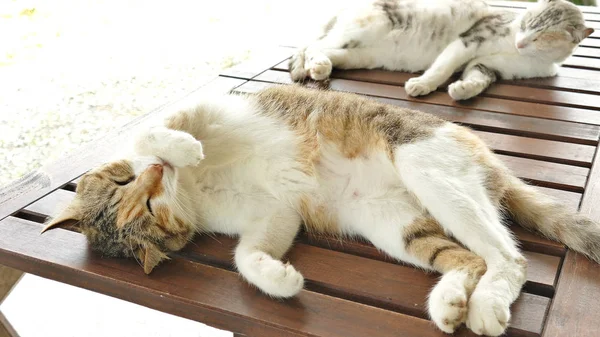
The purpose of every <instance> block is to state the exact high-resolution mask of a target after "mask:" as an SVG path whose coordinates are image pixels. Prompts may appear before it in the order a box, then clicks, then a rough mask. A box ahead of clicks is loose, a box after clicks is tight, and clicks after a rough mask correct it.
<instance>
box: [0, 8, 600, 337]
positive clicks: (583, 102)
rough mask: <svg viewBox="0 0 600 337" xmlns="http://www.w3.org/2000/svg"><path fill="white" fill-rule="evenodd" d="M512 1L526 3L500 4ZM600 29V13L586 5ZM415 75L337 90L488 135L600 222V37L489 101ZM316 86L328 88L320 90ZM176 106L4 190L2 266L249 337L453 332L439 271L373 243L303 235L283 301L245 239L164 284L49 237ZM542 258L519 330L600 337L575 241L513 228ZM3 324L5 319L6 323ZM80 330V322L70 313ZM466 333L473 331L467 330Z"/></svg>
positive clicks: (592, 293) (339, 81) (351, 78)
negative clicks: (52, 220) (92, 178)
mask: <svg viewBox="0 0 600 337" xmlns="http://www.w3.org/2000/svg"><path fill="white" fill-rule="evenodd" d="M494 4H495V5H498V6H515V7H519V6H520V5H519V4H517V5H515V4H514V3H504V2H495V3H494ZM584 10H585V16H586V19H587V20H588V25H589V26H591V27H594V28H596V29H599V30H600V10H599V9H596V8H585V9H584ZM292 52H293V49H291V48H283V47H281V48H275V49H273V50H270V51H268V52H267V53H266V54H265V55H262V56H258V57H256V58H254V59H253V60H250V61H249V62H246V63H243V64H241V65H239V66H236V67H234V68H232V69H230V70H228V71H225V72H224V73H223V74H222V75H220V76H219V77H218V78H216V79H215V80H214V81H212V82H210V83H209V84H208V85H206V86H205V87H203V88H201V89H200V90H199V91H198V92H195V93H192V94H190V97H189V98H190V99H194V98H195V97H196V95H197V94H198V93H200V92H202V91H206V90H216V91H221V92H225V91H229V90H234V91H236V92H243V93H252V92H256V91H257V90H259V89H261V88H265V87H268V86H272V85H275V84H276V83H283V84H288V83H290V79H289V74H288V73H287V61H286V59H287V58H288V57H289V56H290V55H291V53H292ZM411 76H414V75H409V74H405V73H398V72H387V71H379V70H369V71H366V70H356V71H334V74H333V79H332V80H331V82H330V86H329V87H330V89H332V90H341V91H350V92H356V93H359V94H364V95H368V96H371V97H372V98H374V99H376V100H379V101H382V102H386V103H389V104H394V105H398V106H402V107H407V108H414V109H419V110H423V111H427V112H430V113H433V114H435V115H438V116H441V117H443V118H446V119H448V120H451V121H454V122H458V123H461V124H464V125H468V126H470V127H472V128H473V129H475V130H476V133H477V134H478V135H479V136H481V137H482V138H483V139H484V140H485V141H486V142H487V143H488V144H489V145H490V146H491V147H492V148H493V149H494V151H495V152H496V153H498V154H499V156H500V157H501V159H502V160H503V161H504V162H505V163H506V164H507V165H508V166H509V167H510V168H511V169H512V170H514V172H515V173H516V174H517V175H518V176H520V177H522V178H524V179H526V180H528V181H530V182H532V183H533V184H535V185H537V186H539V188H540V189H541V190H543V191H545V192H546V193H548V194H551V195H553V196H555V197H558V198H560V199H561V200H563V202H564V203H565V204H566V205H568V206H569V207H570V208H572V209H577V208H580V210H581V212H583V213H586V214H588V215H589V216H591V217H592V218H594V219H596V220H600V205H599V207H594V206H595V205H597V204H599V203H600V156H598V155H597V154H596V153H597V148H598V142H599V137H600V95H599V94H600V34H599V33H598V32H597V33H594V35H593V36H592V38H588V39H586V40H584V41H583V44H582V47H580V48H579V49H578V50H577V52H576V53H575V56H573V57H571V58H570V59H568V61H567V62H566V63H565V65H564V67H563V68H561V70H560V72H559V75H558V76H557V77H555V78H550V79H533V80H523V81H518V82H509V81H503V82H500V83H497V84H494V85H493V86H492V87H491V88H490V89H489V90H487V91H486V92H485V94H483V95H482V96H481V97H478V98H475V99H473V100H470V101H468V102H464V103H456V102H453V101H452V100H451V99H450V97H449V96H448V95H447V93H445V92H444V90H443V89H440V90H438V92H435V93H433V94H431V95H429V96H426V97H424V98H419V99H413V98H409V97H407V95H406V93H405V92H404V89H403V88H401V87H402V85H403V84H404V82H405V81H406V80H407V79H408V78H410V77H411ZM308 85H314V84H310V83H309V84H308ZM175 109H177V106H176V104H174V105H169V106H166V107H162V108H161V109H158V110H156V111H154V112H151V113H149V114H147V115H146V116H143V117H142V118H139V119H137V120H135V121H133V122H131V123H130V124H128V125H126V126H125V127H124V128H122V129H120V130H117V131H115V132H114V133H112V134H110V135H108V136H106V137H105V138H103V139H101V140H98V141H96V142H94V143H91V144H88V145H86V146H85V147H83V148H82V149H80V150H79V151H77V152H75V153H72V154H70V155H69V156H67V157H65V158H64V159H63V160H60V161H58V162H56V163H54V164H51V165H48V166H46V167H44V168H43V169H41V170H40V171H38V172H34V173H32V174H29V175H27V176H25V177H24V178H22V179H20V180H19V181H16V182H14V183H12V184H11V185H8V186H6V187H5V188H3V189H1V190H0V219H1V221H0V264H3V265H6V266H9V267H13V268H17V269H19V270H22V271H25V272H28V273H32V274H36V275H40V276H42V277H46V278H50V279H54V280H58V281H61V282H65V283H68V284H71V285H75V286H79V287H83V288H86V289H90V290H93V291H97V292H100V293H103V294H108V295H111V296H114V297H118V298H121V299H125V300H128V301H131V302H135V303H138V304H141V305H145V306H148V307H151V308H154V309H158V310H161V311H164V312H168V313H171V314H175V315H179V316H183V317H186V318H189V319H193V320H196V321H200V322H203V323H206V324H209V325H212V326H215V327H217V328H221V329H225V330H229V331H234V332H235V333H237V334H239V335H249V336H296V335H311V336H344V337H347V336H360V337H363V336H443V335H444V334H443V333H442V332H440V331H438V330H437V329H436V328H435V327H434V325H433V324H432V323H431V322H430V321H429V320H428V319H427V315H426V311H425V298H426V295H427V293H428V291H429V289H431V287H432V286H433V284H434V283H435V281H436V279H437V275H428V274H425V273H423V272H421V271H418V270H416V269H413V268H411V267H409V266H405V265H402V264H398V263H395V262H392V261H391V260H390V259H388V258H386V257H385V256H384V255H382V254H381V253H379V252H378V251H377V250H376V249H374V248H373V247H372V246H371V245H369V244H366V243H362V242H340V241H336V240H332V239H328V238H324V237H315V236H307V235H306V234H301V235H300V236H299V238H298V240H297V241H298V243H297V244H296V245H295V247H294V248H293V249H292V250H291V252H290V253H289V255H288V258H289V260H290V261H291V262H292V263H293V264H294V265H295V266H296V268H297V269H299V270H300V271H301V272H302V273H303V275H304V276H305V278H306V280H307V282H306V289H305V290H303V291H302V292H301V293H300V294H299V295H298V296H297V297H296V298H294V299H290V300H286V301H277V300H272V299H270V298H268V297H267V296H264V295H262V294H261V293H259V292H258V291H257V290H255V289H253V288H251V287H250V286H248V285H247V284H246V283H245V282H244V281H242V280H241V278H240V277H239V276H238V275H237V274H236V272H235V271H234V269H233V266H232V255H231V252H232V250H233V247H234V245H235V243H236V240H234V239H230V238H226V237H218V238H217V239H213V238H208V237H199V238H197V240H196V241H195V244H191V245H189V246H188V247H187V248H186V249H184V250H183V251H182V252H180V253H177V254H175V255H173V259H172V260H171V261H170V262H168V263H165V264H163V265H161V266H160V267H159V268H157V269H156V270H155V271H154V272H153V273H152V274H151V275H150V276H147V275H145V274H144V273H143V270H142V269H141V268H140V267H139V266H138V265H137V264H136V263H135V261H133V260H119V259H110V258H101V257H99V256H98V255H97V254H95V253H93V252H91V251H89V250H88V247H87V244H86V240H85V238H84V237H83V236H82V235H80V234H78V233H75V232H70V231H66V230H55V231H51V232H49V233H47V234H44V235H43V236H41V235H40V234H39V232H40V229H41V228H42V222H44V221H45V220H46V219H47V217H48V215H49V214H54V213H55V212H56V211H57V208H58V207H61V206H62V205H64V204H66V203H68V202H69V200H71V199H72V198H73V195H74V188H75V184H76V179H77V177H79V176H80V175H81V174H83V173H84V172H85V171H87V170H88V169H90V168H91V167H93V166H95V165H97V164H100V163H101V162H104V161H105V160H106V159H107V158H109V156H110V155H111V154H112V152H113V150H114V149H115V148H116V147H118V145H119V144H122V143H123V142H124V141H125V140H126V139H127V138H128V137H129V135H130V134H131V130H133V129H135V128H139V127H143V126H144V125H145V124H146V123H149V122H150V121H151V120H152V119H153V118H159V117H160V116H162V115H164V114H165V113H168V112H171V111H173V110H175ZM512 227H513V229H514V231H515V233H516V234H517V236H518V238H519V239H520V241H521V243H522V247H523V249H524V250H525V254H526V256H527V258H528V260H529V276H528V281H527V283H526V285H525V288H524V291H523V294H522V295H521V297H520V298H519V299H518V300H517V302H516V303H515V304H514V306H513V319H512V324H511V327H510V328H509V331H508V335H509V336H547V337H550V336H561V337H562V336H597V335H598V333H597V332H596V331H597V328H598V327H599V326H600V266H599V265H597V264H594V263H591V262H590V261H588V260H586V259H585V258H583V257H582V256H580V255H578V254H575V253H573V252H571V251H569V250H567V249H565V247H564V246H562V245H560V244H557V243H554V242H551V241H548V240H545V239H541V238H539V237H537V236H534V235H532V234H530V233H528V232H525V231H523V230H522V229H520V227H517V226H514V225H513V226H512ZM0 317H1V316H0ZM65 323H68V319H65ZM456 335H457V336H471V335H473V334H472V333H470V332H469V331H468V330H466V329H465V328H463V329H461V330H459V331H458V332H457V334H456Z"/></svg>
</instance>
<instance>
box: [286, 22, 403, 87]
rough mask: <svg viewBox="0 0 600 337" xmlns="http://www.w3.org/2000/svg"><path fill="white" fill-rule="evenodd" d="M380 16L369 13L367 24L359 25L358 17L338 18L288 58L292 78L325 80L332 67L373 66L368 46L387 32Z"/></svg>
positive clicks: (372, 51)
mask: <svg viewBox="0 0 600 337" xmlns="http://www.w3.org/2000/svg"><path fill="white" fill-rule="evenodd" d="M380 16H381V14H380V13H379V14H373V15H372V18H370V20H371V21H370V22H371V23H370V24H369V25H361V24H359V23H358V22H360V20H358V19H359V18H355V19H340V21H339V22H338V23H337V24H336V25H335V26H334V27H333V28H332V29H331V30H329V31H328V32H327V33H326V34H325V35H324V36H323V37H322V38H320V39H319V40H317V41H315V42H313V43H311V44H310V45H308V46H307V47H306V48H303V49H300V50H299V51H298V52H297V53H296V54H295V55H294V56H293V57H292V58H291V59H290V63H289V69H290V73H291V76H292V79H293V80H295V81H299V80H303V79H304V78H306V77H307V76H309V77H310V78H312V79H313V80H316V81H322V80H326V79H327V78H329V76H330V75H331V71H332V69H333V67H338V66H340V67H341V68H345V69H354V68H373V67H375V66H374V65H371V64H372V63H373V62H375V61H377V58H376V57H375V56H376V55H374V50H373V49H370V47H371V46H372V43H373V41H380V40H381V39H382V38H383V37H384V36H385V34H387V33H389V31H390V29H391V27H390V25H389V22H388V21H387V19H385V18H382V17H380ZM363 49H364V50H363ZM367 61H368V62H367ZM365 63H367V64H368V65H370V66H365Z"/></svg>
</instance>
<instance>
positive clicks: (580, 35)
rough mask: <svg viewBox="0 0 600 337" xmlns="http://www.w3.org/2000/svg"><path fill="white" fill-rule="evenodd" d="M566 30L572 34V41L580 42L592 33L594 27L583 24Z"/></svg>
mask: <svg viewBox="0 0 600 337" xmlns="http://www.w3.org/2000/svg"><path fill="white" fill-rule="evenodd" d="M567 30H568V32H569V33H570V34H571V36H573V42H575V43H579V42H581V40H583V39H585V38H586V37H588V36H590V35H592V33H593V32H594V28H588V27H586V26H583V25H581V26H577V27H573V28H567Z"/></svg>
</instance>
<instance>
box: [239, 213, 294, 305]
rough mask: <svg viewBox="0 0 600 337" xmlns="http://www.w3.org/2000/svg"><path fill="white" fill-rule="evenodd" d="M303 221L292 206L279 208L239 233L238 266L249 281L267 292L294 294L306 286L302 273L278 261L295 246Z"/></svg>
mask: <svg viewBox="0 0 600 337" xmlns="http://www.w3.org/2000/svg"><path fill="white" fill-rule="evenodd" d="M300 223H301V218H300V216H299V215H298V214H297V213H296V212H295V211H294V210H293V209H280V210H278V212H277V213H274V215H273V216H272V217H270V218H264V219H260V220H255V221H254V223H252V225H251V226H250V227H249V228H248V230H246V231H245V232H243V233H241V235H240V242H239V244H238V246H237V248H236V249H235V265H236V266H237V269H238V271H239V272H240V274H242V276H243V277H244V278H245V279H246V280H247V281H248V282H250V283H251V284H253V285H255V286H256V287H258V288H259V289H260V290H261V291H263V292H264V293H265V294H267V295H270V296H273V297H282V298H286V297H292V296H294V295H296V294H297V293H298V292H299V291H300V290H301V289H302V287H303V285H304V278H303V277H302V274H300V273H299V272H298V271H297V270H296V269H295V268H294V267H293V266H292V265H290V264H288V263H283V262H281V261H280V260H279V259H280V258H281V257H282V256H283V255H284V254H285V252H287V250H288V249H289V248H290V246H291V245H292V242H293V240H294V237H295V236H296V233H297V232H298V230H299V228H300Z"/></svg>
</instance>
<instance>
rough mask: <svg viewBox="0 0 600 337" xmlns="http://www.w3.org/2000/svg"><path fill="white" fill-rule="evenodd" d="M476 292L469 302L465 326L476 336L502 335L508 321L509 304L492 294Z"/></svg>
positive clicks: (476, 290)
mask: <svg viewBox="0 0 600 337" xmlns="http://www.w3.org/2000/svg"><path fill="white" fill-rule="evenodd" d="M478 290H479V289H475V291H474V292H473V295H471V299H470V300H469V314H468V317H467V326H468V327H469V329H471V330H472V331H473V332H474V333H476V334H478V335H486V336H499V335H501V334H503V333H504V331H506V328H507V327H508V322H509V320H510V304H509V303H508V301H506V299H504V298H502V297H500V296H498V295H495V294H494V293H493V292H489V291H485V290H483V291H478Z"/></svg>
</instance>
